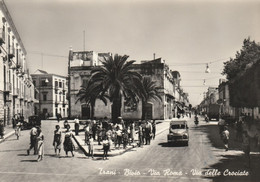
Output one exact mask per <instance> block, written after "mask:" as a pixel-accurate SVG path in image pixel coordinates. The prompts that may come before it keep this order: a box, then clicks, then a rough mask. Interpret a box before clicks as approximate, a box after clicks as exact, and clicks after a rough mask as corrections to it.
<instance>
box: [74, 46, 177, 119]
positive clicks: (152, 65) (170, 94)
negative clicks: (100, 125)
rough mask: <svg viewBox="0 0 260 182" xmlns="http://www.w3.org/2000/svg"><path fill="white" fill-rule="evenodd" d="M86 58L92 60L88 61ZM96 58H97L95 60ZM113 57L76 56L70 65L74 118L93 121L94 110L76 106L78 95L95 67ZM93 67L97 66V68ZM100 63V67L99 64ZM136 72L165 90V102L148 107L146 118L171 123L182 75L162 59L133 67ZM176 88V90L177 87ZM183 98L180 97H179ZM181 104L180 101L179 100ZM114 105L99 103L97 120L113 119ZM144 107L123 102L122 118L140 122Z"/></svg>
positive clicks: (105, 54) (97, 105)
mask: <svg viewBox="0 0 260 182" xmlns="http://www.w3.org/2000/svg"><path fill="white" fill-rule="evenodd" d="M84 54H86V55H91V56H89V58H88V59H86V57H87V56H85V55H84ZM93 55H98V56H97V57H96V56H93ZM109 55H111V54H110V53H102V54H101V53H99V54H97V53H94V52H93V51H91V52H88V51H86V52H74V53H73V56H72V59H71V61H70V76H71V77H70V83H71V84H70V88H71V93H70V96H71V97H70V99H71V105H72V107H71V115H72V117H75V116H80V117H82V118H89V117H90V113H91V112H90V110H91V108H90V107H89V106H88V105H86V104H84V103H80V102H77V103H76V101H77V99H78V98H77V96H76V94H77V93H78V91H79V90H80V88H81V86H82V85H85V83H86V82H87V81H88V79H89V77H90V75H91V70H92V69H93V67H94V66H99V65H101V64H100V63H101V61H100V60H102V59H103V57H104V56H105V57H106V56H109ZM93 63H97V64H96V65H95V64H93ZM98 63H99V64H98ZM132 66H133V69H134V70H136V71H137V72H139V73H140V74H141V75H142V76H147V77H150V78H152V80H153V81H155V82H156V83H157V85H158V86H159V87H161V88H163V92H162V93H161V98H162V101H151V102H149V103H147V105H146V106H145V107H146V110H147V116H146V117H147V118H153V119H169V118H172V117H175V116H176V108H177V107H176V99H175V93H177V92H178V91H177V87H178V88H179V86H180V74H176V72H173V71H171V70H170V69H169V67H168V66H167V65H166V64H165V62H164V61H163V60H162V59H161V58H159V59H154V60H149V61H142V62H141V64H134V65H132ZM176 86H177V87H176ZM180 97H181V96H180ZM177 100H178V99H177ZM111 109H112V108H111V103H108V104H107V105H105V104H104V103H103V102H102V101H100V100H96V104H95V112H94V113H95V117H97V118H102V117H108V118H110V117H111ZM141 111H142V104H141V102H139V103H138V104H137V105H131V106H129V104H128V103H127V102H126V101H125V100H124V99H122V108H121V115H122V117H123V118H131V119H140V118H141V115H142V112H141Z"/></svg>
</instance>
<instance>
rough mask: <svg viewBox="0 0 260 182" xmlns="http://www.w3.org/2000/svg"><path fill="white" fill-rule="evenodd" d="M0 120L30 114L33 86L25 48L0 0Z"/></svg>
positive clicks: (7, 123) (32, 102) (7, 121)
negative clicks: (15, 115)
mask: <svg viewBox="0 0 260 182" xmlns="http://www.w3.org/2000/svg"><path fill="white" fill-rule="evenodd" d="M0 17H1V18H0V45H1V46H0V53H1V56H0V75H1V76H0V119H1V120H4V124H5V125H10V124H12V122H11V118H12V116H13V115H14V114H21V115H23V116H24V118H25V119H27V118H28V116H30V115H33V110H34V103H35V102H37V101H36V100H35V99H34V86H33V84H32V79H31V77H30V74H29V70H28V69H27V65H26V50H25V47H24V45H23V43H22V40H21V38H20V36H19V34H18V31H17V29H16V27H15V25H14V22H13V20H12V18H11V15H10V14H9V11H8V9H7V7H6V5H5V3H4V1H2V0H0Z"/></svg>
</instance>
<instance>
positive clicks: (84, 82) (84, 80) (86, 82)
mask: <svg viewBox="0 0 260 182" xmlns="http://www.w3.org/2000/svg"><path fill="white" fill-rule="evenodd" d="M87 84H88V80H86V79H83V80H82V86H84V87H86V86H87Z"/></svg>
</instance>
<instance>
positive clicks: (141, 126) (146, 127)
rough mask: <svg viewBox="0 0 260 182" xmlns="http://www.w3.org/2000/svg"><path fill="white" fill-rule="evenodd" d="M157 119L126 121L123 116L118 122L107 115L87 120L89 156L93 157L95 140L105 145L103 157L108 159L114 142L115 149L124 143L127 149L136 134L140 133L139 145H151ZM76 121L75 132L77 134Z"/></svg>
mask: <svg viewBox="0 0 260 182" xmlns="http://www.w3.org/2000/svg"><path fill="white" fill-rule="evenodd" d="M155 124H156V123H155V121H154V120H153V121H150V120H146V121H145V120H144V121H139V122H138V123H137V122H133V121H131V122H125V121H124V120H123V119H122V117H118V119H117V122H114V123H113V122H110V121H109V120H108V119H107V118H106V117H105V118H104V119H101V120H98V121H97V120H95V119H94V120H87V122H86V125H85V127H84V131H85V143H86V145H88V148H89V156H91V157H92V158H93V155H94V154H93V151H94V141H95V140H96V141H97V142H98V145H103V150H104V154H103V159H107V154H108V152H109V151H111V147H112V145H113V144H114V148H115V149H120V146H121V145H122V146H123V148H124V149H125V148H126V147H127V145H128V144H129V145H130V144H131V143H133V142H134V139H135V137H136V134H137V135H138V145H139V146H140V147H142V146H143V145H144V144H146V145H149V144H150V141H151V139H152V138H153V139H154V138H155V132H156V126H155ZM76 125H77V122H76V121H75V133H76V134H77V132H76V130H78V129H77V128H78V127H76Z"/></svg>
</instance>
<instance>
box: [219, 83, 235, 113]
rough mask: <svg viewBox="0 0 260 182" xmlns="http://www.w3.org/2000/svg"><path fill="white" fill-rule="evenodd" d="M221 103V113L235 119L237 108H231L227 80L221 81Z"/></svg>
mask: <svg viewBox="0 0 260 182" xmlns="http://www.w3.org/2000/svg"><path fill="white" fill-rule="evenodd" d="M218 91H219V101H218V103H219V104H220V106H221V107H220V112H221V114H222V115H228V116H233V117H235V108H234V107H232V106H230V96H229V86H228V81H227V80H225V79H220V80H219V86H218Z"/></svg>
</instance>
